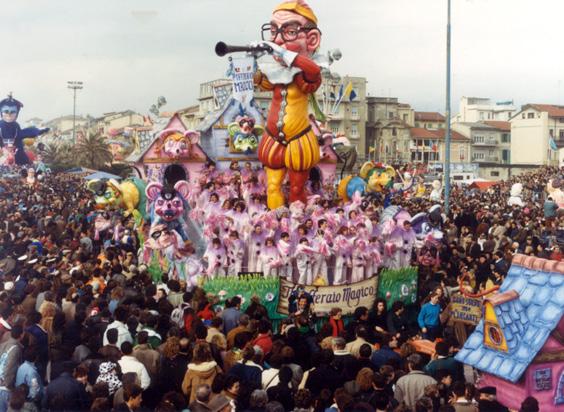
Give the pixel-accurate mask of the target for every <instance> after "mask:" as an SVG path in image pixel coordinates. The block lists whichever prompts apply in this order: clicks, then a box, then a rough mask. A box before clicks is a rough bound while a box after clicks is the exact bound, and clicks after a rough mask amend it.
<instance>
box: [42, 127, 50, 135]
mask: <svg viewBox="0 0 564 412" xmlns="http://www.w3.org/2000/svg"><path fill="white" fill-rule="evenodd" d="M49 130H51V129H50V128H48V127H46V128H45V129H39V134H43V133H47V132H48V131H49Z"/></svg>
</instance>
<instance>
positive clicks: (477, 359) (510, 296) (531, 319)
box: [456, 255, 564, 383]
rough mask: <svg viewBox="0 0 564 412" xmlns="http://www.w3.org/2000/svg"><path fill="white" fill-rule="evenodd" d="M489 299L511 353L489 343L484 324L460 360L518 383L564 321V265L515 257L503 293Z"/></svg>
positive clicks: (534, 258)
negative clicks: (485, 338) (487, 344)
mask: <svg viewBox="0 0 564 412" xmlns="http://www.w3.org/2000/svg"><path fill="white" fill-rule="evenodd" d="M486 301H488V300H486ZM489 301H490V303H492V305H493V307H494V312H495V315H496V318H497V321H498V323H499V327H500V329H501V330H502V332H503V335H504V337H505V340H506V342H507V351H506V352H505V351H503V350H497V349H495V348H491V347H488V346H486V345H485V344H484V320H481V321H480V323H479V324H478V326H477V327H476V330H475V331H474V333H473V334H472V335H470V337H469V338H468V340H467V341H466V343H465V344H464V347H463V348H462V349H461V350H460V352H459V353H458V354H457V355H456V359H457V360H459V361H460V362H463V363H465V364H467V365H471V366H474V367H475V368H477V369H479V370H481V371H483V372H487V373H489V374H492V375H495V376H498V377H500V378H503V379H506V380H508V381H510V382H514V383H515V382H517V381H518V380H519V379H520V378H521V376H522V375H523V373H524V372H525V370H526V369H527V368H528V367H529V364H530V363H531V362H532V361H533V360H534V359H535V357H536V356H537V354H538V353H539V351H541V349H542V348H543V346H544V345H545V343H546V342H547V340H548V339H549V336H550V335H551V333H552V332H553V330H554V329H555V328H556V327H557V326H558V325H559V323H561V319H562V315H563V314H564V262H558V261H554V260H547V259H541V258H536V257H532V256H525V255H515V257H514V258H513V262H512V265H511V268H510V269H509V273H508V274H507V277H506V278H505V281H504V282H503V284H502V285H501V288H500V289H499V293H498V295H497V296H496V295H494V297H492V298H491V299H490V300H489Z"/></svg>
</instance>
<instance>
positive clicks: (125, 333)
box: [102, 306, 133, 348]
mask: <svg viewBox="0 0 564 412" xmlns="http://www.w3.org/2000/svg"><path fill="white" fill-rule="evenodd" d="M114 318H115V320H114V321H113V322H112V323H110V324H109V325H108V326H107V327H106V330H105V331H104V337H103V339H102V342H103V345H104V346H106V345H108V344H109V342H108V331H109V330H110V329H117V331H118V338H117V342H116V346H117V347H118V348H119V347H121V344H122V343H124V342H129V343H132V342H133V338H132V337H131V333H129V329H127V326H126V325H125V321H126V320H127V310H125V309H124V308H122V307H120V306H118V307H117V308H116V310H115V311H114Z"/></svg>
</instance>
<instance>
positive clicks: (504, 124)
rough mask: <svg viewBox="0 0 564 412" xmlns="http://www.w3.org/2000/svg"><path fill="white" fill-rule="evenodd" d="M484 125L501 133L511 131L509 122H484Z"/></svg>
mask: <svg viewBox="0 0 564 412" xmlns="http://www.w3.org/2000/svg"><path fill="white" fill-rule="evenodd" d="M484 123H485V124H487V125H488V126H492V127H495V128H496V129H498V130H501V131H503V132H510V131H511V123H510V122H503V121H497V120H486V121H485V122H484Z"/></svg>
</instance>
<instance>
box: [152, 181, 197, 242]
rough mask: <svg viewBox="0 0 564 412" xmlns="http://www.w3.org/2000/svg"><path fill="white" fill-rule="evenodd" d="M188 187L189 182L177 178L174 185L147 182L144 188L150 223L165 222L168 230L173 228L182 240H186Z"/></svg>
mask: <svg viewBox="0 0 564 412" xmlns="http://www.w3.org/2000/svg"><path fill="white" fill-rule="evenodd" d="M189 188H190V184H189V183H188V182H187V181H185V180H179V181H178V182H176V183H175V184H174V186H169V185H164V186H163V185H162V184H160V183H156V182H153V183H149V185H147V188H146V189H145V195H146V196H147V200H148V201H149V203H148V205H149V209H150V216H151V224H152V225H158V224H165V225H166V226H167V228H168V230H175V231H176V232H177V233H178V234H179V235H180V237H181V238H182V240H183V241H186V240H188V235H187V234H186V229H185V226H186V216H185V215H186V210H187V208H188V201H187V199H188V191H189Z"/></svg>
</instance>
